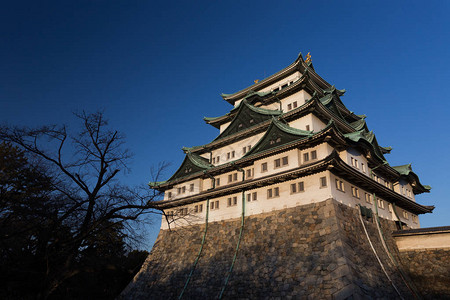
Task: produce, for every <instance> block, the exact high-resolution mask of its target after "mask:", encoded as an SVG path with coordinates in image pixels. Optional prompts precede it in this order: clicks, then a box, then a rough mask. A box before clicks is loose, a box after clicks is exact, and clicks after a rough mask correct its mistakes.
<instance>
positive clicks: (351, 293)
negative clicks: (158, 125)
mask: <svg viewBox="0 0 450 300" xmlns="http://www.w3.org/2000/svg"><path fill="white" fill-rule="evenodd" d="M344 93H345V90H338V89H336V88H335V87H334V86H332V85H330V84H329V83H328V82H326V81H325V80H324V79H323V78H322V77H320V76H319V75H318V74H317V73H316V72H315V70H314V67H313V64H312V61H311V57H310V55H309V54H308V56H307V58H306V60H305V59H303V57H302V55H301V54H300V55H299V56H298V57H297V59H296V60H295V61H294V62H293V63H292V64H290V65H289V66H287V67H286V68H284V69H282V70H281V71H279V72H277V73H275V74H273V75H272V76H270V77H268V78H265V79H264V80H261V81H257V80H255V84H253V85H252V86H250V87H247V88H245V89H243V90H241V91H238V92H236V93H234V94H222V97H223V99H224V100H226V101H227V102H228V103H230V104H231V105H232V106H233V108H232V109H231V110H230V111H229V112H228V113H226V114H225V115H222V116H220V117H213V118H204V120H205V122H206V123H207V124H209V125H211V126H214V127H215V128H217V129H218V130H219V134H218V136H217V137H216V138H215V139H214V140H213V141H211V142H210V143H208V144H205V145H201V146H194V147H191V148H186V147H185V148H183V151H184V152H185V154H186V156H185V159H184V161H183V162H182V164H181V166H180V167H179V168H178V170H177V171H176V172H175V173H174V174H173V175H172V176H171V177H170V178H169V179H168V180H166V181H163V182H151V183H150V187H151V188H153V189H156V190H159V191H163V192H164V200H162V201H161V203H160V207H161V209H163V211H164V214H163V220H162V224H161V231H160V235H159V236H158V239H157V241H156V243H155V246H154V248H153V250H152V252H151V254H150V256H149V258H148V259H147V261H146V263H144V266H143V267H142V270H141V271H140V272H139V273H138V275H136V277H135V279H134V281H133V283H131V284H130V285H129V286H128V287H127V289H126V290H125V291H124V292H123V294H122V297H124V298H139V299H140V298H149V299H155V298H169V299H175V298H178V299H181V298H185V299H195V298H206V299H210V298H211V299H214V298H218V299H222V298H227V299H234V298H253V299H260V298H277V297H279V298H302V297H305V298H307V297H309V298H314V299H317V298H336V299H347V298H349V299H350V298H366V297H367V298H399V299H401V298H403V299H410V298H412V297H419V295H420V294H421V292H422V294H423V290H424V289H425V290H427V289H430V288H429V287H428V288H424V287H421V286H420V284H419V287H418V284H417V283H415V282H413V281H414V280H413V279H411V278H412V277H414V274H413V273H411V272H409V273H408V271H405V267H404V266H403V267H402V262H403V263H404V261H405V260H408V258H404V257H403V258H402V253H406V252H402V251H401V250H400V251H399V248H398V243H396V240H395V239H396V234H397V239H402V241H403V243H404V245H407V246H405V247H406V248H408V247H409V248H408V249H409V250H411V249H412V250H414V251H416V250H417V249H413V248H414V247H413V248H411V245H412V244H413V245H417V242H412V244H411V242H408V236H417V233H419V235H421V236H427V237H429V236H431V237H432V238H431V239H433V238H434V239H435V240H436V238H435V237H436V235H435V234H437V233H438V232H439V234H441V235H440V236H439V239H438V240H439V241H440V240H442V239H441V238H442V234H443V235H444V236H446V237H447V235H449V236H450V230H449V229H448V228H447V229H445V228H444V229H442V228H441V229H440V230H436V229H435V230H432V229H431V230H423V229H420V223H419V218H418V216H419V215H420V214H424V213H431V212H432V211H433V209H434V207H433V206H426V205H422V204H420V203H418V202H416V199H415V197H416V195H418V194H421V193H425V192H429V190H430V187H429V186H427V185H423V184H422V183H421V182H420V180H419V177H418V176H417V175H416V174H415V173H414V172H413V171H412V169H411V165H410V164H407V165H402V166H391V165H389V163H388V162H387V160H386V157H385V156H387V154H389V152H390V151H391V148H390V147H383V146H381V145H379V144H378V142H377V139H376V137H375V135H374V133H373V132H372V131H370V130H369V128H368V125H367V123H366V121H365V116H364V115H357V114H355V113H353V112H352V111H351V110H349V109H348V108H347V107H346V106H345V105H344V103H343V102H342V100H341V97H342V96H343V95H344ZM399 230H400V231H399ZM408 230H409V231H408ZM393 232H394V234H392V233H393ZM408 232H409V233H410V234H408ZM405 239H406V240H407V241H406V242H405ZM439 241H438V242H437V243H436V242H435V244H436V245H437V246H436V247H434V248H433V249H434V250H436V251H438V250H439V251H441V248H446V246H445V247H441V246H440V245H441V244H440V242H439ZM449 247H450V245H449ZM406 248H405V249H406ZM438 248H439V249H438ZM439 251H438V252H439ZM416 252H417V251H416ZM418 255H424V253H421V254H420V253H419V254H418ZM427 255H431V256H429V257H428V260H430V257H432V259H437V260H441V259H442V257H444V261H445V262H446V263H448V264H449V265H448V266H450V260H448V252H444V254H442V253H441V252H439V253H437V254H436V253H434V252H433V254H430V253H427ZM433 255H434V256H433ZM402 259H403V260H402ZM432 259H431V260H432ZM445 259H447V260H445ZM431 260H430V261H431ZM444 278H445V276H444ZM444 281H445V279H444ZM443 286H445V284H443ZM443 288H444V289H445V287H443ZM431 290H432V288H431ZM430 293H432V295H433V297H435V296H436V295H439V292H436V291H432V292H430Z"/></svg>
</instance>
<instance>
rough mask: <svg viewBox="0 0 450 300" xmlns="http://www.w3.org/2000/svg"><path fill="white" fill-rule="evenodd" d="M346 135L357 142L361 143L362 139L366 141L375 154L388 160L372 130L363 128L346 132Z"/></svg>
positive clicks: (381, 158) (383, 159)
mask: <svg viewBox="0 0 450 300" xmlns="http://www.w3.org/2000/svg"><path fill="white" fill-rule="evenodd" d="M344 136H345V137H346V138H348V139H350V140H351V141H353V142H355V143H359V142H360V141H361V140H362V141H365V142H366V144H368V145H370V146H371V147H370V150H371V151H372V152H373V153H374V154H375V156H377V157H378V158H379V159H380V160H381V161H383V162H384V161H386V159H385V158H384V156H383V153H382V152H381V149H380V146H379V145H378V142H377V139H376V137H375V134H374V133H373V132H372V131H370V132H367V131H366V130H364V129H361V130H359V131H355V132H350V133H346V134H344Z"/></svg>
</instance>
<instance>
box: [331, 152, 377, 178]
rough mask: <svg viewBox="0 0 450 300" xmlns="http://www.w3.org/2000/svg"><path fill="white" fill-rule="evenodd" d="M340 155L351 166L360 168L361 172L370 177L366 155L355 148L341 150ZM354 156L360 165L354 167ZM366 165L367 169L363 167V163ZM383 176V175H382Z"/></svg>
mask: <svg viewBox="0 0 450 300" xmlns="http://www.w3.org/2000/svg"><path fill="white" fill-rule="evenodd" d="M339 156H340V157H341V159H342V160H343V161H345V162H346V163H347V164H348V165H349V166H352V167H353V168H354V169H356V170H358V171H359V172H361V173H363V174H365V175H366V176H368V177H370V168H369V166H368V164H367V159H366V157H365V156H364V155H362V154H361V153H360V152H359V151H358V150H356V149H354V148H348V149H347V150H344V151H341V152H340V153H339ZM352 158H353V159H356V160H357V161H358V167H354V166H353V165H352ZM361 164H364V166H365V171H364V170H363V168H362V165H361ZM380 177H381V176H380Z"/></svg>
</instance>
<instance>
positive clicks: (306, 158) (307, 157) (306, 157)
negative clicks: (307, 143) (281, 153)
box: [303, 153, 309, 162]
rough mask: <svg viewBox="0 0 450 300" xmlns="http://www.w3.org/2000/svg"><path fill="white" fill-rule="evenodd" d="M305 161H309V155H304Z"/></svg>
mask: <svg viewBox="0 0 450 300" xmlns="http://www.w3.org/2000/svg"><path fill="white" fill-rule="evenodd" d="M303 161H304V162H307V161H309V153H303Z"/></svg>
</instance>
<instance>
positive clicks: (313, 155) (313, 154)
mask: <svg viewBox="0 0 450 300" xmlns="http://www.w3.org/2000/svg"><path fill="white" fill-rule="evenodd" d="M311 159H317V151H316V150H314V151H311Z"/></svg>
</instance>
